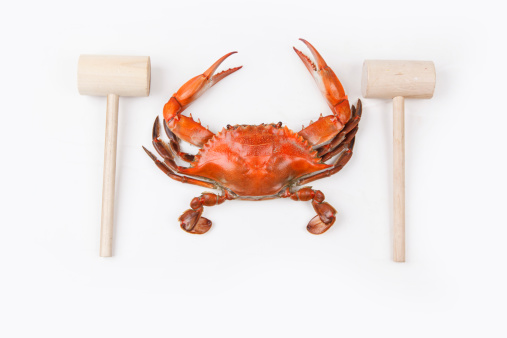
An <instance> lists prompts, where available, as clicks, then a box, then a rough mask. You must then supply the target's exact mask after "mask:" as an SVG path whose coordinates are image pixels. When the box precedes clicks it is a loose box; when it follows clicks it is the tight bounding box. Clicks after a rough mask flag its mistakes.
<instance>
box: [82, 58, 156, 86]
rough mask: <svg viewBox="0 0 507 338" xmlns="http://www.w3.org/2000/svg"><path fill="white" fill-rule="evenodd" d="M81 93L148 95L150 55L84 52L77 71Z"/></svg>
mask: <svg viewBox="0 0 507 338" xmlns="http://www.w3.org/2000/svg"><path fill="white" fill-rule="evenodd" d="M77 80H78V85H77V86H78V90H79V93H81V94H82V95H95V96H106V95H108V94H116V95H119V96H148V95H149V94H150V80H151V63H150V57H149V56H115V55H81V56H80V57H79V62H78V70H77Z"/></svg>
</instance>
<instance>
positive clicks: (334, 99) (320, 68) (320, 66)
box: [294, 39, 351, 125]
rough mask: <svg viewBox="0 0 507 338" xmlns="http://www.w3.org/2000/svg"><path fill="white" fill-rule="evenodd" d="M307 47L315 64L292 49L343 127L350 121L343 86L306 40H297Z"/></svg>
mask: <svg viewBox="0 0 507 338" xmlns="http://www.w3.org/2000/svg"><path fill="white" fill-rule="evenodd" d="M299 40H301V41H303V43H304V44H305V45H306V46H307V47H308V49H309V50H310V52H311V53H312V55H313V57H314V59H315V62H316V63H317V64H315V63H314V62H313V61H312V60H311V59H310V58H309V57H308V56H306V55H305V54H303V53H302V52H301V51H299V50H297V49H296V48H295V47H294V51H296V53H297V55H298V56H299V57H300V58H301V61H303V63H304V65H305V66H306V69H308V71H309V72H310V74H312V76H313V78H314V79H315V82H317V86H318V87H319V89H320V92H321V93H322V95H323V96H324V97H325V98H326V100H327V103H328V105H329V107H330V108H331V110H332V111H333V114H334V115H335V116H336V117H337V118H338V120H339V121H340V123H341V124H342V125H344V124H345V123H347V121H348V120H349V119H350V115H351V113H350V107H349V102H348V99H347V96H346V95H345V91H344V90H343V86H342V84H341V83H340V80H338V77H336V75H335V73H334V72H333V70H332V69H331V68H329V66H328V65H327V64H326V61H324V59H323V58H322V56H321V55H320V54H319V52H318V51H317V50H316V49H315V48H314V47H313V46H312V45H311V44H310V43H309V42H308V41H306V40H304V39H299Z"/></svg>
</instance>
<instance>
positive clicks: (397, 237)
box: [361, 60, 435, 262]
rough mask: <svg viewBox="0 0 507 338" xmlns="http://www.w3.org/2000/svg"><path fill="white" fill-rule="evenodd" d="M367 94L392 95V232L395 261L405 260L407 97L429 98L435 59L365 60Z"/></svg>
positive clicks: (389, 96) (381, 97)
mask: <svg viewBox="0 0 507 338" xmlns="http://www.w3.org/2000/svg"><path fill="white" fill-rule="evenodd" d="M361 89H362V94H363V96H364V97H365V98H379V99H393V113H394V115H393V184H394V189H393V195H394V196H393V197H394V200H393V203H394V213H393V221H394V227H393V233H394V240H393V246H394V252H393V260H394V261H395V262H404V261H405V130H404V129H405V108H404V102H405V98H412V99H430V98H431V97H433V91H434V90H435V65H434V64H433V62H432V61H380V60H366V61H364V64H363V76H362V83H361Z"/></svg>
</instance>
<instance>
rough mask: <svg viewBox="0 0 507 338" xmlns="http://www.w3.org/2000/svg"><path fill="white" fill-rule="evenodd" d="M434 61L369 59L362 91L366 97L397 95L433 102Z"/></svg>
mask: <svg viewBox="0 0 507 338" xmlns="http://www.w3.org/2000/svg"><path fill="white" fill-rule="evenodd" d="M435 80H436V75H435V64H434V63H433V62H432V61H388V60H366V61H364V64H363V76H362V81H361V91H362V94H363V96H364V97H366V98H378V99H392V98H394V97H397V96H402V97H404V98H415V99H430V98H431V97H433V92H434V90H435Z"/></svg>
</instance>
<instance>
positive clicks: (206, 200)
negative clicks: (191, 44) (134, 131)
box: [144, 39, 361, 234]
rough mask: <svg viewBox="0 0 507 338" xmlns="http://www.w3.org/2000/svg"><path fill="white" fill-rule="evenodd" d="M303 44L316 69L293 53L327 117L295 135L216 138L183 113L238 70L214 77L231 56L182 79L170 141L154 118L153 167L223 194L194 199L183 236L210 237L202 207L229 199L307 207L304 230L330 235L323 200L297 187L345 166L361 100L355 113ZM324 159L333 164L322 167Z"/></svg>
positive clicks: (255, 132) (248, 132) (273, 129)
mask: <svg viewBox="0 0 507 338" xmlns="http://www.w3.org/2000/svg"><path fill="white" fill-rule="evenodd" d="M301 40H302V39H301ZM302 41H303V43H305V44H306V46H307V47H308V48H309V49H310V51H311V53H312V55H313V56H314V58H315V63H314V62H313V61H312V60H311V59H310V58H309V57H308V56H306V55H304V54H303V53H302V52H300V51H299V50H297V49H295V48H294V50H295V52H296V54H297V55H298V56H299V58H300V59H301V61H303V64H304V65H305V66H306V68H307V69H308V71H309V72H310V74H312V76H313V78H314V79H315V81H316V83H317V85H318V87H319V89H320V91H321V93H322V94H323V96H324V97H325V99H326V101H327V103H328V105H329V107H330V109H331V112H332V115H328V116H321V117H320V118H319V119H318V120H317V121H315V122H312V123H310V125H308V126H307V127H306V128H303V129H302V130H301V131H299V132H298V133H296V132H293V131H292V130H290V129H289V128H287V127H282V124H281V123H278V124H261V125H236V126H227V128H224V129H222V131H221V132H219V133H217V134H214V133H213V132H212V131H210V130H208V129H207V128H204V127H203V126H202V125H201V123H200V122H198V121H195V120H193V118H192V117H191V116H190V117H188V116H185V115H183V114H182V113H183V111H184V110H185V109H186V108H187V107H188V106H189V105H190V104H191V103H192V102H193V101H195V100H196V99H197V98H198V97H199V96H201V95H202V94H203V93H204V92H205V91H206V90H207V89H209V88H210V87H212V86H213V85H215V84H216V83H218V82H219V81H220V80H222V79H224V78H225V77H227V76H228V75H230V74H232V73H234V72H236V71H238V70H239V69H241V67H235V68H231V69H228V70H225V71H222V72H220V73H218V74H215V71H216V70H217V68H218V67H219V66H220V64H221V63H222V62H223V61H224V60H225V59H226V58H228V57H229V56H230V55H232V54H234V53H235V52H232V53H229V54H226V55H224V56H223V57H222V58H220V59H219V60H218V61H216V62H215V63H214V64H213V65H212V66H211V67H210V68H209V69H208V70H206V71H205V72H204V73H203V74H201V75H198V76H195V77H193V78H192V79H190V80H189V81H187V82H186V83H185V84H184V85H183V86H181V87H180V89H178V91H177V92H176V93H174V94H173V96H172V97H171V98H170V99H169V101H168V102H167V103H166V105H165V106H164V109H163V115H164V129H165V132H166V134H167V136H168V138H169V143H167V142H166V141H164V140H163V139H161V135H160V130H161V126H160V122H159V119H158V118H157V119H156V120H155V123H154V126H153V134H152V138H153V146H154V148H155V150H156V151H157V153H158V154H159V155H160V156H161V157H162V161H160V160H159V159H158V158H157V157H156V156H155V155H154V154H152V153H151V152H150V151H149V150H148V149H146V148H144V150H145V151H146V153H147V154H148V156H150V158H151V159H152V160H153V162H154V163H155V164H156V165H157V167H158V168H159V169H161V170H162V171H163V172H164V173H165V174H166V175H167V176H169V177H170V178H172V179H173V180H176V181H179V182H183V183H188V184H194V185H198V186H201V187H206V188H211V189H218V190H219V191H220V194H215V193H211V192H205V193H203V194H201V196H199V197H195V198H194V199H192V201H191V202H190V207H191V209H188V210H187V211H185V212H184V213H183V214H182V215H181V216H180V218H179V221H180V225H181V227H182V229H183V230H185V231H187V232H189V233H193V234H203V233H205V232H207V231H208V230H209V229H210V227H211V221H210V220H208V219H206V218H205V217H202V213H203V210H204V206H208V207H209V206H214V205H217V204H221V203H223V202H225V201H226V200H234V199H245V200H263V199H271V198H291V199H293V200H295V201H311V203H312V206H313V208H314V210H315V211H316V213H317V216H315V217H314V218H312V219H311V220H310V222H309V223H308V226H307V229H308V231H310V232H311V233H313V234H321V233H323V232H325V231H327V230H328V229H329V228H330V227H331V226H332V225H333V223H334V222H335V215H336V210H335V209H334V208H333V207H332V206H331V205H329V204H328V203H327V202H324V198H325V197H324V194H323V193H322V192H321V191H320V190H313V189H312V188H311V187H304V186H303V187H301V186H302V185H304V184H307V183H308V182H312V181H314V180H318V179H321V178H325V177H328V176H331V175H333V174H336V173H337V172H339V171H340V170H341V169H342V168H343V166H344V165H345V164H346V163H347V162H348V161H349V159H350V157H351V156H352V149H353V147H354V140H355V134H356V132H357V129H358V123H359V120H360V119H361V102H360V101H358V103H357V109H356V108H355V107H354V106H352V109H351V107H350V106H349V101H348V98H347V96H346V95H345V91H344V90H343V87H342V85H341V83H340V81H339V80H338V78H337V76H336V75H335V73H334V72H333V70H332V69H331V68H330V67H329V66H328V65H327V64H326V62H325V61H324V59H323V58H322V56H321V55H320V54H319V52H317V50H316V49H315V48H314V47H313V46H312V45H311V44H310V43H309V42H308V41H305V40H302ZM181 141H185V142H188V143H190V144H193V145H194V146H196V147H199V148H201V149H200V150H199V152H198V153H197V154H196V155H192V154H188V153H185V152H182V151H181V149H180V142H181ZM176 158H179V159H181V160H182V161H185V162H188V163H189V166H179V165H177V164H176V161H175V159H176ZM333 158H334V159H333ZM331 159H333V160H331ZM326 161H330V162H329V163H328V164H326V163H325V162H326Z"/></svg>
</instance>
